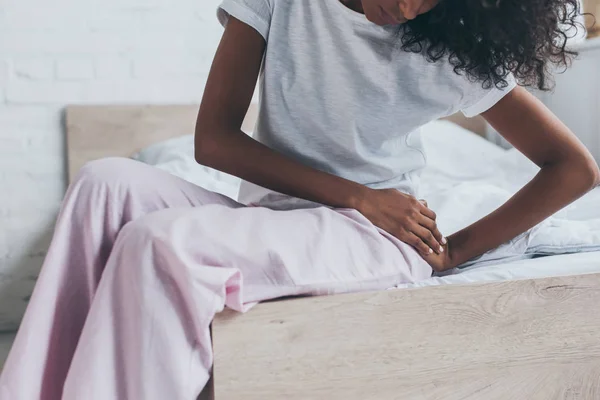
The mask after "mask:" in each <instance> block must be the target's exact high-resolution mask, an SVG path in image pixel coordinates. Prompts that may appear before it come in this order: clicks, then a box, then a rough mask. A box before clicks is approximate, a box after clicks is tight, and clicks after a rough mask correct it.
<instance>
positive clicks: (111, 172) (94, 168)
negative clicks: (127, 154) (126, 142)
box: [73, 157, 143, 187]
mask: <svg viewBox="0 0 600 400" xmlns="http://www.w3.org/2000/svg"><path fill="white" fill-rule="evenodd" d="M140 167H143V165H142V164H140V163H139V162H137V161H134V160H130V159H128V158H119V157H111V158H102V159H100V160H94V161H90V162H88V163H87V164H85V165H84V166H83V167H82V168H81V170H80V171H79V173H78V174H77V176H76V178H75V180H74V181H73V182H74V183H83V184H85V185H86V186H87V185H91V186H93V187H96V186H109V187H112V186H115V185H117V184H119V185H122V184H124V183H125V184H126V185H128V184H130V183H131V182H133V181H134V180H135V179H136V178H135V176H136V175H138V170H139V169H140Z"/></svg>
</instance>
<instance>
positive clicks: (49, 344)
mask: <svg viewBox="0 0 600 400" xmlns="http://www.w3.org/2000/svg"><path fill="white" fill-rule="evenodd" d="M430 275H431V269H430V268H429V266H428V265H427V263H426V262H425V261H424V260H423V259H421V258H420V257H419V255H418V254H417V253H416V252H415V251H414V250H413V249H412V248H411V247H409V246H408V245H406V244H404V243H402V242H399V241H398V240H396V239H394V238H393V237H390V236H389V235H387V234H385V233H383V232H380V231H379V230H378V229H377V228H376V227H374V226H373V225H372V224H371V223H370V222H369V221H368V220H366V219H365V218H364V217H363V216H362V215H361V214H360V213H358V212H356V211H353V210H332V209H329V208H325V207H322V208H313V209H306V210H295V211H274V210H270V209H267V208H259V207H245V206H242V205H240V204H238V203H236V202H235V201H233V200H230V199H229V198H226V197H224V196H221V195H218V194H214V193H211V192H209V191H206V190H204V189H202V188H200V187H197V186H195V185H193V184H191V183H188V182H185V181H183V180H181V179H178V178H176V177H173V176H171V175H169V174H167V173H164V172H162V171H159V170H157V169H154V168H152V167H149V166H146V165H143V164H140V163H137V162H135V161H131V160H127V159H105V160H100V161H94V162H92V163H89V164H88V165H86V166H85V167H84V168H83V169H82V171H81V172H80V174H79V176H78V177H77V179H76V180H75V182H74V183H73V184H72V185H71V187H70V188H69V191H68V193H67V196H66V199H65V201H64V204H63V208H62V211H61V213H60V216H59V218H58V222H57V225H56V231H55V234H54V239H53V241H52V245H51V247H50V250H49V252H48V255H47V257H46V260H45V263H44V266H43V268H42V271H41V274H40V277H39V279H38V283H37V285H36V288H35V291H34V293H33V296H32V298H31V302H30V304H29V307H28V309H27V312H26V315H25V318H24V320H23V322H22V324H21V328H20V330H19V333H18V335H17V338H16V341H15V343H14V346H13V348H12V351H11V353H10V355H9V358H8V360H7V362H6V365H5V368H4V371H3V373H2V376H1V377H0V399H1V400H40V399H41V400H58V399H65V400H111V399H118V400H121V399H122V400H165V399H168V400H175V399H177V400H179V399H181V400H193V399H195V398H196V397H197V395H198V394H199V393H200V391H201V390H202V388H203V387H204V385H205V384H206V382H207V380H208V379H209V374H210V369H211V366H212V353H211V344H210V333H209V325H210V323H211V321H212V319H213V317H214V315H215V313H218V312H220V311H222V310H223V308H224V307H225V306H227V307H230V308H232V309H235V310H238V311H245V310H246V309H247V308H248V307H249V306H250V305H251V304H252V303H254V302H258V301H261V300H266V299H273V298H277V297H281V296H288V295H301V294H309V295H312V294H315V295H316V294H319V295H320V294H333V293H344V292H351V291H364V290H380V289H386V288H388V287H391V286H393V285H395V284H398V283H407V282H414V281H417V280H420V279H424V278H427V277H429V276H430ZM240 334H241V335H243V332H240Z"/></svg>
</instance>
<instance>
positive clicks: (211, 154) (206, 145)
mask: <svg viewBox="0 0 600 400" xmlns="http://www.w3.org/2000/svg"><path fill="white" fill-rule="evenodd" d="M218 150H219V146H218V144H217V140H216V139H215V135H214V130H212V129H210V130H209V129H204V128H202V127H199V126H197V127H196V133H195V135H194V158H195V159H196V162H197V163H198V164H200V165H205V166H207V167H212V164H213V160H214V159H215V158H216V152H217V151H218Z"/></svg>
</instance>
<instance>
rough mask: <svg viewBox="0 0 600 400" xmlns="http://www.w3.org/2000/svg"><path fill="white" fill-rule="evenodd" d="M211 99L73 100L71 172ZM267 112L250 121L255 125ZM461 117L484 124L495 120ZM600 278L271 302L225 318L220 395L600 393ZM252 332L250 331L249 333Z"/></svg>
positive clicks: (142, 142) (319, 398) (161, 131)
mask: <svg viewBox="0 0 600 400" xmlns="http://www.w3.org/2000/svg"><path fill="white" fill-rule="evenodd" d="M196 113H197V106H85V107H79V106H77V107H69V108H68V109H67V143H68V160H69V176H70V177H71V178H72V177H73V176H74V174H75V173H76V172H77V171H78V170H79V168H80V167H81V166H82V165H83V164H84V163H85V162H87V161H90V160H93V159H96V158H102V157H107V156H129V155H131V154H132V153H134V152H135V151H137V150H140V149H142V148H143V147H145V146H147V145H149V144H152V143H155V142H158V141H160V140H164V139H167V138H171V137H176V136H181V135H186V134H191V133H193V131H194V123H195V119H196ZM255 114H256V108H255V107H252V108H251V110H250V112H249V114H248V117H247V119H246V122H245V126H246V128H250V127H251V126H252V125H253V120H254V119H255ZM455 122H458V123H459V124H461V125H463V126H467V127H468V128H470V129H472V130H478V131H479V132H481V129H483V125H482V123H481V121H464V120H462V119H460V118H455ZM599 305H600V274H591V275H577V276H567V277H556V278H546V279H534V280H521V281H508V282H498V283H485V284H472V285H451V286H440V287H428V288H421V289H410V290H390V291H384V292H377V293H358V294H348V295H338V296H329V297H311V298H302V299H293V300H281V301H275V302H267V303H263V304H261V305H258V306H257V307H256V308H254V309H253V310H251V311H250V312H249V313H247V314H244V315H242V314H237V313H234V312H231V311H226V312H224V313H222V314H221V315H219V316H217V318H216V319H215V321H214V323H213V347H214V352H215V365H214V398H216V399H217V400H240V399H244V400H280V399H286V400H313V399H314V400H337V399H340V400H342V399H343V400H355V399H356V400H368V399H376V400H387V399H407V400H413V399H432V400H433V399H442V400H454V399H456V400H458V399H473V400H480V399H483V400H488V399H491V400H493V399H498V400H507V399H511V400H520V399H527V400H533V399H540V400H549V399H582V400H593V399H600V307H599ZM242 332H243V334H241V333H242Z"/></svg>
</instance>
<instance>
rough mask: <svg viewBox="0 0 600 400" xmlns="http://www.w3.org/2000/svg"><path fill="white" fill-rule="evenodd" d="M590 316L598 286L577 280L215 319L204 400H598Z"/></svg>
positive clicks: (454, 288) (455, 289)
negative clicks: (566, 399) (211, 396)
mask: <svg viewBox="0 0 600 400" xmlns="http://www.w3.org/2000/svg"><path fill="white" fill-rule="evenodd" d="M599 304H600V274H586V275H575V276H563V277H553V278H543V279H526V280H518V281H503V282H490V283H478V284H469V285H445V286H435V287H425V288H417V289H402V290H389V291H384V292H374V293H356V294H346V295H336V296H327V297H312V298H302V299H297V300H286V301H283V302H270V303H265V304H260V305H258V306H257V307H256V308H254V309H253V310H251V311H250V312H249V313H247V314H244V315H242V314H238V313H235V312H233V311H226V312H224V313H222V314H220V315H218V316H217V317H216V318H215V320H214V322H213V328H212V329H213V348H214V353H215V364H214V376H215V380H214V385H215V386H214V392H215V399H216V400H230V399H240V398H244V399H245V400H259V399H260V400H271V399H280V398H285V399H286V400H304V399H331V400H335V399H345V400H353V399H356V400H362V399H364V398H370V399H413V398H419V399H441V398H443V399H444V400H454V399H459V398H460V399H463V398H469V399H492V398H494V399H495V398H510V399H549V398H559V397H555V396H557V393H562V392H561V391H564V390H566V389H568V388H570V389H569V390H572V391H573V393H586V395H585V396H588V394H590V395H591V397H577V396H574V397H572V398H576V399H579V398H581V399H586V400H587V399H592V398H600V385H598V382H600V312H599V311H598V309H599V308H598V305H599ZM406 327H410V330H409V331H407V329H406ZM594 332H595V335H594ZM382 360H383V361H384V362H383V361H382ZM407 366H410V368H409V367H407ZM498 371H501V373H498ZM434 377H435V379H434ZM547 377H552V379H546V378H547ZM542 378H544V379H543V381H544V386H543V387H540V386H539V383H540V379H542ZM527 380H529V381H530V382H531V384H530V385H529V386H528V385H525V384H524V383H523V382H526V381H527ZM400 387H401V388H402V390H400ZM507 388H508V389H507ZM511 390H512V392H511ZM536 390H541V391H542V392H543V393H536V392H535V391H536ZM353 393H354V395H353ZM365 393H369V396H367V397H364V396H365ZM400 393H405V395H400ZM443 393H445V395H443V396H442V394H443ZM465 393H467V394H468V393H478V395H479V397H477V396H471V397H469V396H467V395H465ZM361 396H362V397H361ZM544 396H545V397H544ZM560 398H562V397H560Z"/></svg>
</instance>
